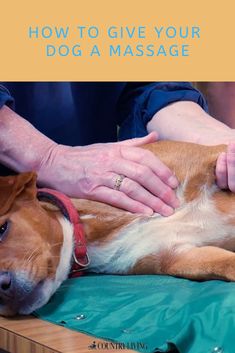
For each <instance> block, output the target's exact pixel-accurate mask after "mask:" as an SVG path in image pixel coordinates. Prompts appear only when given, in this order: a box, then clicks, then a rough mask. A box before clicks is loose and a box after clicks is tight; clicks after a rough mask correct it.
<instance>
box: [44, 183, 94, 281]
mask: <svg viewBox="0 0 235 353" xmlns="http://www.w3.org/2000/svg"><path fill="white" fill-rule="evenodd" d="M37 198H38V199H39V200H42V201H49V202H51V203H52V204H54V205H56V206H57V207H59V209H60V211H61V212H62V214H63V215H64V216H65V217H66V218H67V219H68V220H69V221H70V222H71V223H72V224H73V229H74V243H75V244H74V251H73V258H74V263H73V266H72V269H71V272H70V275H69V277H78V276H80V275H81V271H82V270H84V269H85V268H86V267H87V266H88V265H89V263H90V261H89V258H88V254H87V248H86V240H85V234H84V230H83V226H82V224H81V223H80V219H79V215H78V212H77V210H76V208H75V207H74V205H73V203H72V201H71V200H70V199H69V198H68V197H67V196H66V195H64V194H62V193H61V192H59V191H56V190H51V189H46V188H43V189H39V190H38V192H37Z"/></svg>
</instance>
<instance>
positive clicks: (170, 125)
mask: <svg viewBox="0 0 235 353" xmlns="http://www.w3.org/2000/svg"><path fill="white" fill-rule="evenodd" d="M147 129H148V131H149V132H151V131H157V132H158V134H159V138H160V139H161V140H177V141H187V142H194V143H199V144H204V145H217V144H220V143H228V142H232V141H234V130H232V129H230V128H229V127H228V126H227V125H225V124H223V123H221V122H219V121H218V120H216V119H214V118H212V117H211V116H210V115H209V114H207V113H206V112H205V111H204V110H203V109H202V108H201V107H200V106H199V105H198V104H196V103H194V102H187V101H181V102H177V103H173V104H170V105H168V106H167V107H165V108H163V109H161V110H159V111H158V112H157V113H156V114H155V115H154V117H153V118H152V120H151V121H150V122H149V123H148V125H147Z"/></svg>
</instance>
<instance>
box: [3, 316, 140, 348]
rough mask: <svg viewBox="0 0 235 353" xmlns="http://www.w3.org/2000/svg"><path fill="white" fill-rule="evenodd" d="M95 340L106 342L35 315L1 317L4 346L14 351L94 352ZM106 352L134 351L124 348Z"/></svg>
mask: <svg viewBox="0 0 235 353" xmlns="http://www.w3.org/2000/svg"><path fill="white" fill-rule="evenodd" d="M93 341H96V342H105V341H103V340H99V339H96V338H94V337H91V336H87V335H85V334H82V333H79V332H75V331H72V330H69V329H67V328H64V327H61V326H57V325H53V324H51V323H49V322H46V321H42V320H39V319H37V318H35V317H31V316H27V317H18V318H14V319H6V318H0V349H4V350H6V351H8V352H10V353H88V352H89V353H91V352H92V350H91V349H89V348H88V346H89V345H91V344H92V342H93ZM98 351H99V352H101V350H98ZM102 351H105V352H107V353H111V352H112V353H114V352H115V353H116V352H126V353H127V352H133V351H131V350H124V349H120V350H119V349H104V350H102ZM95 352H97V350H95Z"/></svg>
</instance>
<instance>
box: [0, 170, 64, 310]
mask: <svg viewBox="0 0 235 353" xmlns="http://www.w3.org/2000/svg"><path fill="white" fill-rule="evenodd" d="M36 195H37V189H36V175H35V174H34V173H22V174H19V175H16V176H9V177H0V315H4V316H10V315H15V314H17V313H19V314H28V313H30V312H32V311H33V310H35V309H36V308H38V307H40V306H42V305H43V304H45V303H46V302H47V301H48V299H49V298H50V296H51V295H52V293H53V292H54V291H55V290H56V288H57V287H58V285H57V283H56V269H57V267H58V262H59V254H60V251H61V246H62V242H63V236H62V231H61V229H60V226H59V224H58V222H57V220H56V217H53V215H52V216H49V214H48V212H46V211H45V210H44V209H43V207H41V205H40V203H39V201H38V200H37V196H36Z"/></svg>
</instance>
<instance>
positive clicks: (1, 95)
mask: <svg viewBox="0 0 235 353" xmlns="http://www.w3.org/2000/svg"><path fill="white" fill-rule="evenodd" d="M4 105H8V106H9V107H10V108H13V106H14V99H13V98H12V96H11V94H10V92H9V91H8V89H7V88H6V87H4V86H3V85H1V84H0V109H1V108H2V107H3V106H4Z"/></svg>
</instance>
